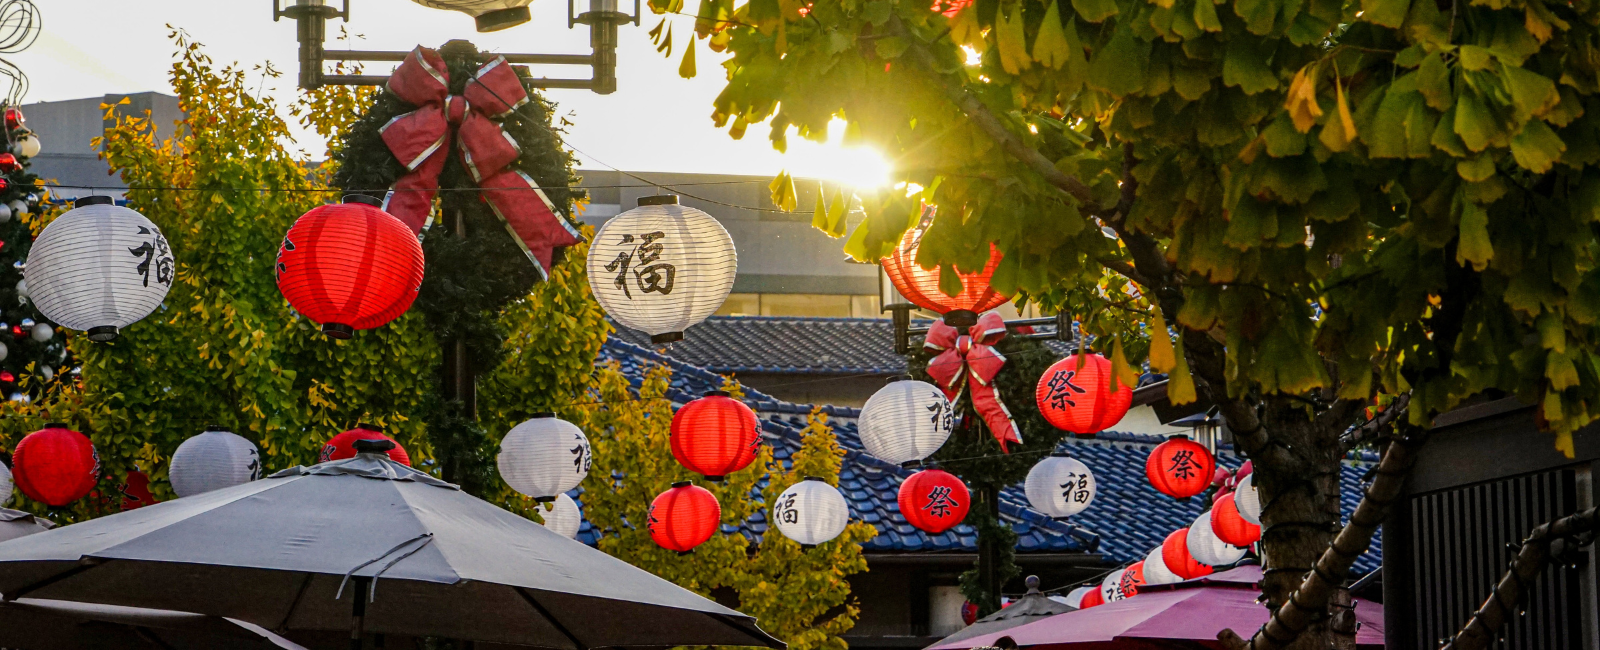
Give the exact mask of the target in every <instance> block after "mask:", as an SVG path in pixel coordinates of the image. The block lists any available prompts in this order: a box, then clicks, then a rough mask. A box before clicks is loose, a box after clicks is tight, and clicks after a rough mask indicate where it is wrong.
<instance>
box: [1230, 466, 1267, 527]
mask: <svg viewBox="0 0 1600 650" xmlns="http://www.w3.org/2000/svg"><path fill="white" fill-rule="evenodd" d="M1233 504H1234V507H1235V508H1237V509H1238V511H1239V517H1241V518H1243V519H1244V520H1245V521H1248V522H1250V523H1252V524H1255V525H1257V526H1260V525H1261V493H1260V492H1258V491H1256V477H1255V474H1250V475H1249V476H1246V477H1244V478H1242V479H1240V480H1239V486H1238V488H1237V489H1235V490H1234V491H1233Z"/></svg>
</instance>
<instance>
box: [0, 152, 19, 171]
mask: <svg viewBox="0 0 1600 650" xmlns="http://www.w3.org/2000/svg"><path fill="white" fill-rule="evenodd" d="M19 169H22V163H20V162H17V157H16V156H14V155H12V154H9V153H0V172H6V173H8V174H9V173H11V172H14V171H17V170H19Z"/></svg>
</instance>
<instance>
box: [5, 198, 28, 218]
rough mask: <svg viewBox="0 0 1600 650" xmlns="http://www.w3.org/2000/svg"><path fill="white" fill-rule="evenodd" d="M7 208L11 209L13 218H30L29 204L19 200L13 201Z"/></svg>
mask: <svg viewBox="0 0 1600 650" xmlns="http://www.w3.org/2000/svg"><path fill="white" fill-rule="evenodd" d="M6 206H7V207H10V208H11V216H14V217H26V216H28V204H27V203H25V202H23V201H22V200H21V199H18V200H16V201H12V202H10V203H7V204H6Z"/></svg>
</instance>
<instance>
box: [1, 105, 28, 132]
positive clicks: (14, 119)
mask: <svg viewBox="0 0 1600 650" xmlns="http://www.w3.org/2000/svg"><path fill="white" fill-rule="evenodd" d="M27 121H28V118H26V117H23V116H22V109H20V108H16V107H12V108H8V109H6V128H9V129H15V128H17V127H19V126H22V125H23V123H25V122H27Z"/></svg>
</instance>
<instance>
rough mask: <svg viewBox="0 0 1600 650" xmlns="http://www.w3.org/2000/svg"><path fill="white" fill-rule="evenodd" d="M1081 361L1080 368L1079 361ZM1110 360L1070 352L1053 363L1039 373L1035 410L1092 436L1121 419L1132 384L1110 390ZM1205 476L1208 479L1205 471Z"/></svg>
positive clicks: (1059, 425)
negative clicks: (1036, 407) (1037, 409)
mask: <svg viewBox="0 0 1600 650" xmlns="http://www.w3.org/2000/svg"><path fill="white" fill-rule="evenodd" d="M1080 360H1081V363H1082V364H1083V365H1082V366H1081V367H1080V366H1079V363H1080ZM1112 377H1113V375H1112V373H1111V362H1110V361H1109V360H1107V359H1106V358H1105V357H1103V356H1100V355H1098V354H1084V355H1078V354H1074V355H1072V356H1069V357H1067V358H1065V359H1062V360H1060V361H1057V362H1055V363H1054V364H1052V365H1051V366H1050V368H1049V369H1047V370H1045V371H1044V374H1043V375H1040V376H1039V386H1038V388H1036V389H1035V390H1034V399H1036V400H1037V401H1038V402H1039V412H1040V413H1042V414H1043V415H1044V419H1045V420H1048V421H1049V422H1050V424H1051V425H1053V426H1055V428H1057V429H1064V430H1066V431H1071V432H1072V433H1073V435H1076V436H1080V437H1084V436H1086V437H1094V434H1096V433H1100V432H1101V431H1104V430H1106V429H1107V428H1109V427H1111V426H1114V425H1116V423H1118V422H1121V421H1122V416H1124V415H1127V414H1128V407H1129V406H1132V405H1133V387H1132V386H1123V385H1120V383H1119V384H1118V385H1117V390H1116V391H1112V390H1111V385H1112ZM1206 478H1208V479H1209V478H1211V476H1210V475H1209V474H1207V475H1206Z"/></svg>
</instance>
